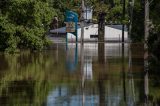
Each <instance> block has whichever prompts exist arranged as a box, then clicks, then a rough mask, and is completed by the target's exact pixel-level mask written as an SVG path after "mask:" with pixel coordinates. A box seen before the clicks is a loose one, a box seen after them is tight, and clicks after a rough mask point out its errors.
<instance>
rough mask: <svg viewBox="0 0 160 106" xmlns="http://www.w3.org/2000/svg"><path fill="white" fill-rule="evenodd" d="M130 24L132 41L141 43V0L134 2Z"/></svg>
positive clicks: (142, 26)
mask: <svg viewBox="0 0 160 106" xmlns="http://www.w3.org/2000/svg"><path fill="white" fill-rule="evenodd" d="M132 23H133V24H132V33H131V39H132V41H133V42H142V41H143V39H144V3H142V2H141V0H137V1H135V6H134V9H133V21H132Z"/></svg>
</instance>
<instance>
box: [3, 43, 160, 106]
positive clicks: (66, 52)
mask: <svg viewBox="0 0 160 106" xmlns="http://www.w3.org/2000/svg"><path fill="white" fill-rule="evenodd" d="M143 66H144V62H143V44H131V45H130V44H127V43H126V44H124V51H123V49H122V44H120V43H105V44H104V43H100V44H97V43H84V44H83V45H80V44H75V43H70V44H68V45H67V46H66V45H65V44H55V45H54V46H53V48H52V49H51V50H44V51H42V52H32V53H30V52H28V51H25V52H22V53H20V54H14V55H9V54H1V55H0V106H158V105H159V103H160V87H159V86H157V85H156V84H155V83H154V80H152V79H150V78H149V75H148V73H147V74H146V73H144V68H143ZM153 78H154V77H153Z"/></svg>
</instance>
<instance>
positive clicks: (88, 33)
mask: <svg viewBox="0 0 160 106" xmlns="http://www.w3.org/2000/svg"><path fill="white" fill-rule="evenodd" d="M67 36H68V39H69V41H75V38H76V37H75V36H74V35H73V34H71V33H68V34H67ZM80 39H81V28H78V41H80ZM124 39H125V41H127V40H128V32H127V29H126V28H125V32H124ZM121 40H122V25H106V26H105V41H121ZM84 41H98V24H93V25H89V26H87V27H84Z"/></svg>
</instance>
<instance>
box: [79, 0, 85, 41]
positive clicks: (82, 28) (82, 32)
mask: <svg viewBox="0 0 160 106" xmlns="http://www.w3.org/2000/svg"><path fill="white" fill-rule="evenodd" d="M84 8H85V7H84V0H82V1H81V19H80V21H81V43H83V42H84Z"/></svg>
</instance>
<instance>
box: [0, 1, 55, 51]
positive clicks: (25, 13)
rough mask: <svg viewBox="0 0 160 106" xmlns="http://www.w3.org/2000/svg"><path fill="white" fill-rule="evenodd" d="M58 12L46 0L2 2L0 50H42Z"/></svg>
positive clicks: (0, 6) (0, 3)
mask: <svg viewBox="0 0 160 106" xmlns="http://www.w3.org/2000/svg"><path fill="white" fill-rule="evenodd" d="M54 15H56V12H55V10H54V9H53V8H51V7H50V6H49V4H48V2H47V1H45V0H0V50H1V51H9V52H12V51H15V50H16V49H21V48H30V49H32V50H40V49H42V48H43V47H44V46H45V45H47V44H48V41H47V39H46V34H45V33H46V31H47V29H48V28H49V27H48V26H49V23H50V21H51V19H52V18H53V16H54Z"/></svg>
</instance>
